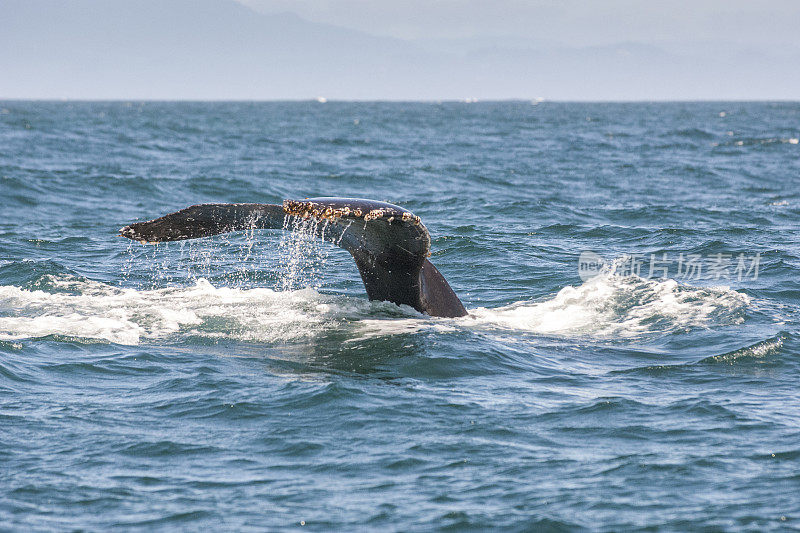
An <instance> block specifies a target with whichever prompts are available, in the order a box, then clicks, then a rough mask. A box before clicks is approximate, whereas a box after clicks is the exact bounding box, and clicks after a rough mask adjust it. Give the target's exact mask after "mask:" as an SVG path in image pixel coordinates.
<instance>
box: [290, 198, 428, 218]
mask: <svg viewBox="0 0 800 533" xmlns="http://www.w3.org/2000/svg"><path fill="white" fill-rule="evenodd" d="M321 200H330V199H327V198H320V199H319V200H284V201H283V211H284V213H286V214H287V215H292V216H296V217H300V218H310V217H314V218H318V219H326V220H335V219H337V218H353V219H357V218H363V219H364V220H365V221H367V222H369V221H371V220H378V219H385V220H386V221H387V222H389V223H390V224H391V223H392V222H394V221H395V220H396V219H398V218H399V219H400V220H402V221H403V222H411V223H412V224H419V223H420V222H421V220H420V218H419V217H418V216H417V215H415V214H413V213H411V212H410V211H406V210H405V209H402V208H399V207H396V206H390V205H389V204H385V205H387V206H388V207H375V208H373V209H368V210H366V211H365V210H362V209H361V207H355V208H353V209H351V207H350V206H349V205H340V206H338V207H332V206H330V205H325V203H320V201H321ZM336 200H341V201H345V202H346V201H347V200H348V199H345V198H342V199H338V198H337V199H336ZM354 202H356V200H354ZM357 202H362V203H363V202H364V201H363V200H358V201H357ZM370 203H377V202H371V201H370Z"/></svg>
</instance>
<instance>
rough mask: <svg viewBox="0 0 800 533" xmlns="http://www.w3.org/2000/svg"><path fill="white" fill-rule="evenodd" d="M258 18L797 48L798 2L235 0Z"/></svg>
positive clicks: (390, 29) (566, 39)
mask: <svg viewBox="0 0 800 533" xmlns="http://www.w3.org/2000/svg"><path fill="white" fill-rule="evenodd" d="M239 1H240V2H241V3H243V4H245V5H247V6H250V7H252V8H254V9H257V10H259V11H261V12H265V13H275V12H281V11H288V12H292V13H297V14H299V15H301V16H303V17H304V18H307V19H309V20H313V21H316V22H324V23H329V24H336V25H340V26H344V27H347V28H353V29H358V30H362V31H366V32H369V33H373V34H376V35H387V36H393V37H399V38H404V39H430V38H463V37H475V36H506V37H525V38H531V39H536V40H542V41H555V42H558V43H561V44H567V45H577V46H584V45H595V44H611V43H619V42H625V41H637V42H652V41H670V42H681V41H718V42H723V41H729V42H737V43H741V44H757V45H776V46H786V45H793V46H798V47H800V0H758V1H756V0H402V1H396V0H239Z"/></svg>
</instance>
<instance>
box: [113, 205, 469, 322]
mask: <svg viewBox="0 0 800 533" xmlns="http://www.w3.org/2000/svg"><path fill="white" fill-rule="evenodd" d="M308 219H314V220H316V221H319V222H321V223H320V224H316V225H315V226H314V228H315V229H314V232H315V234H316V236H317V237H319V238H321V239H322V240H324V241H327V242H331V243H333V244H335V245H337V246H339V247H341V248H344V249H345V250H347V251H348V252H350V255H352V256H353V259H354V260H355V262H356V266H357V267H358V272H359V273H360V274H361V279H362V280H363V282H364V287H365V288H366V291H367V297H368V298H369V299H370V300H383V301H388V302H393V303H395V304H398V305H401V304H405V305H410V306H411V307H413V308H414V309H416V310H417V311H419V312H421V313H426V314H428V315H430V316H437V317H459V316H465V315H466V314H467V310H466V309H465V308H464V305H463V304H462V303H461V300H459V299H458V296H456V293H455V292H453V289H452V288H450V285H449V284H448V283H447V281H446V280H445V279H444V276H442V274H441V273H439V271H438V270H437V269H436V267H435V266H433V264H432V263H431V262H430V261H429V260H428V256H429V255H430V246H431V238H430V235H429V234H428V230H427V228H426V227H425V226H424V225H423V224H422V222H421V221H420V218H419V217H418V216H416V215H415V214H413V213H412V212H411V211H408V210H407V209H403V208H402V207H398V206H396V205H392V204H387V203H384V202H376V201H374V200H362V199H357V198H309V199H306V200H284V202H283V204H282V205H278V204H200V205H193V206H191V207H187V208H185V209H181V210H180V211H176V212H175V213H170V214H168V215H164V216H162V217H160V218H156V219H154V220H150V221H147V222H134V223H133V224H130V225H128V226H125V227H124V228H122V229H120V235H121V236H123V237H127V238H129V239H133V240H137V241H140V242H142V243H157V242H164V241H180V240H185V239H197V238H200V237H208V236H210V235H217V234H220V233H228V232H232V231H240V230H256V229H285V228H288V227H289V224H287V222H289V223H291V222H293V221H300V220H308Z"/></svg>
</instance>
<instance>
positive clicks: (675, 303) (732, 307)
mask: <svg viewBox="0 0 800 533" xmlns="http://www.w3.org/2000/svg"><path fill="white" fill-rule="evenodd" d="M749 303H750V298H749V297H748V296H747V295H745V294H742V293H739V292H736V291H734V290H731V289H730V288H727V287H714V288H698V287H687V286H685V285H680V284H679V283H678V282H676V281H675V280H671V279H666V280H652V279H643V278H639V277H629V276H628V277H625V276H618V275H614V274H613V273H612V272H608V271H606V272H604V273H603V274H601V275H599V276H596V277H594V278H592V279H590V280H588V281H586V282H585V283H583V284H582V285H579V286H577V287H573V286H567V287H564V288H563V289H561V290H560V291H559V292H558V294H556V295H555V296H554V297H552V298H548V299H546V300H543V301H540V302H517V303H514V304H511V305H509V306H505V307H500V308H496V309H486V308H478V309H473V310H472V311H471V312H470V313H471V315H472V316H473V317H475V319H476V320H477V322H478V323H479V324H483V325H487V326H495V327H502V328H508V329H515V330H524V331H531V332H535V333H542V334H554V335H590V336H600V337H625V338H633V337H637V336H641V335H646V334H651V333H669V332H673V331H679V330H688V329H693V328H702V327H708V326H711V325H719V324H737V323H741V322H742V321H743V320H744V319H743V316H742V314H743V313H742V312H743V310H744V309H745V308H746V307H747V305H748V304H749Z"/></svg>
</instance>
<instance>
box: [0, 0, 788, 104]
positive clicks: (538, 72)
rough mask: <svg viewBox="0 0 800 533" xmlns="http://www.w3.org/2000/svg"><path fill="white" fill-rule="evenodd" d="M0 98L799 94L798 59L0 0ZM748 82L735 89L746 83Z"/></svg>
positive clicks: (180, 3)
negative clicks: (404, 33)
mask: <svg viewBox="0 0 800 533" xmlns="http://www.w3.org/2000/svg"><path fill="white" fill-rule="evenodd" d="M0 20H2V21H3V22H2V29H0V73H2V74H0V98H74V99H248V100H249V99H308V98H314V97H316V96H325V97H327V98H330V99H336V98H339V99H460V98H468V97H469V98H483V99H502V98H533V97H537V96H543V97H546V98H551V99H590V100H592V99H594V100H607V99H615V100H624V99H645V100H647V99H676V98H694V99H724V98H734V99H735V98H745V99H746V98H752V97H754V96H753V95H755V97H759V98H765V99H768V98H776V99H781V98H783V99H787V98H798V97H800V95H798V93H797V88H798V86H800V84H798V82H799V81H800V73H799V72H800V69H798V68H797V67H798V65H800V55H798V54H797V53H796V52H792V53H789V54H786V53H784V54H770V53H766V54H765V53H757V54H754V55H752V56H742V55H738V53H737V52H735V51H732V52H731V54H730V55H729V56H724V54H723V55H722V56H721V55H720V54H719V53H718V52H717V53H716V55H715V56H714V57H711V58H709V57H705V56H704V55H703V54H702V50H698V53H696V54H695V53H693V52H692V51H689V52H685V51H684V52H671V51H667V50H666V49H663V48H661V47H656V46H652V45H642V44H637V43H626V44H618V45H613V46H603V47H583V48H566V47H552V46H547V45H546V44H538V43H536V41H535V36H532V39H531V42H532V43H535V44H534V46H536V47H535V48H526V47H525V46H508V43H499V44H498V46H496V47H494V46H491V42H488V43H487V42H486V40H485V39H484V40H475V41H474V44H475V46H471V45H470V41H469V40H466V41H465V42H463V43H458V45H457V46H452V43H451V44H450V45H448V43H442V42H437V41H436V40H431V41H429V42H426V41H419V42H413V41H404V40H401V39H394V38H387V37H376V36H372V35H369V34H366V33H362V32H359V31H355V30H349V29H343V28H339V27H336V26H331V25H326V24H319V23H313V22H308V21H306V20H304V19H302V18H300V17H298V16H297V15H294V14H291V13H284V14H277V15H265V14H259V13H256V12H254V11H252V10H251V9H249V8H247V7H245V6H243V5H241V4H239V3H237V2H234V1H233V0H116V1H113V2H109V1H107V0H70V1H69V2H64V1H59V0H0ZM745 89H746V90H745Z"/></svg>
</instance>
